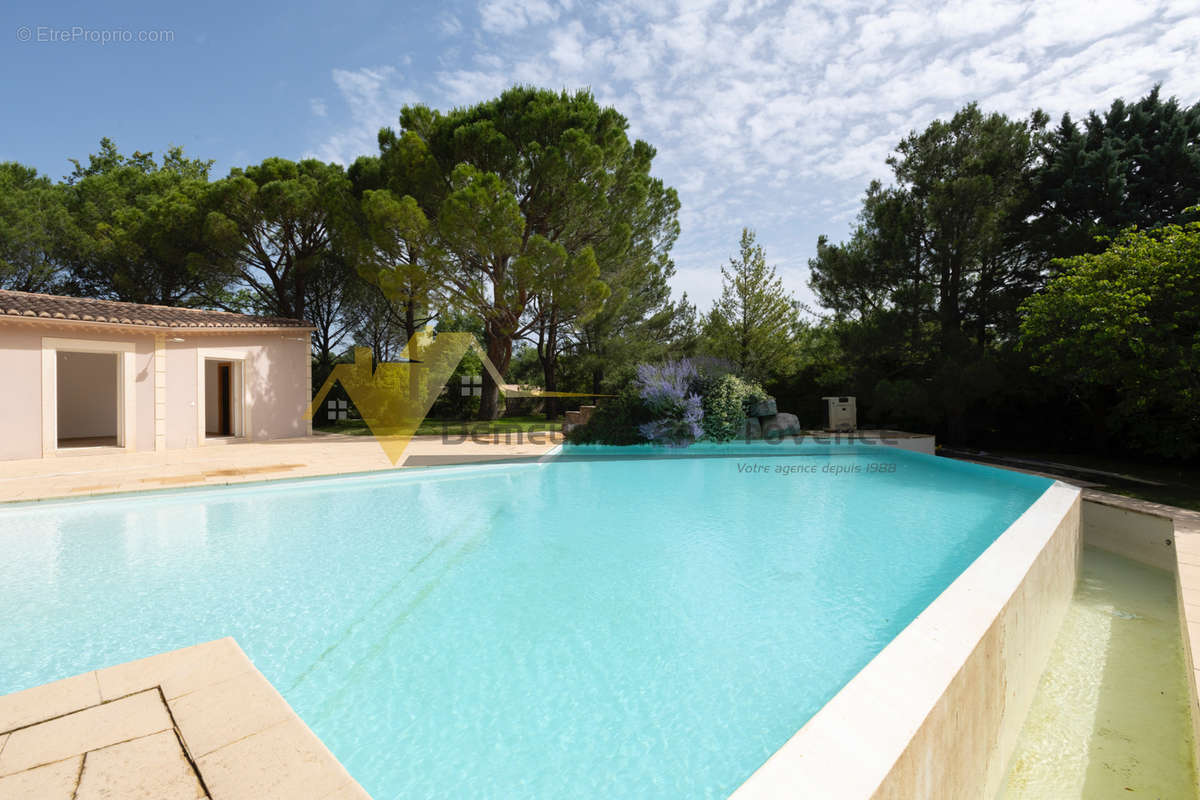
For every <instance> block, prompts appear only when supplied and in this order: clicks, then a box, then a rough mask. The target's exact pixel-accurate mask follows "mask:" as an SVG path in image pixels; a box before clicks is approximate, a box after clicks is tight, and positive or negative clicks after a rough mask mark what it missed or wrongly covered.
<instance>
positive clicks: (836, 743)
mask: <svg viewBox="0 0 1200 800" xmlns="http://www.w3.org/2000/svg"><path fill="white" fill-rule="evenodd" d="M1081 547H1082V533H1081V493H1080V490H1079V489H1078V488H1076V487H1073V486H1069V485H1067V484H1065V483H1062V482H1059V481H1056V482H1055V483H1054V484H1053V485H1052V486H1050V487H1049V488H1048V489H1047V490H1046V491H1045V492H1044V493H1043V494H1042V496H1041V497H1039V498H1038V499H1037V500H1036V501H1035V502H1034V503H1033V505H1031V506H1030V507H1029V508H1028V509H1027V510H1026V511H1025V513H1023V514H1022V515H1021V516H1020V517H1019V518H1018V519H1017V520H1016V521H1015V522H1013V524H1012V525H1010V526H1009V527H1008V529H1006V530H1005V532H1004V533H1003V534H1001V535H1000V536H999V537H998V538H997V539H996V541H995V542H993V543H992V545H991V546H989V547H988V549H987V550H985V551H984V553H983V554H982V555H980V556H979V558H978V559H976V560H975V562H974V563H973V564H971V566H969V567H968V568H967V569H966V570H964V571H963V573H962V574H961V575H960V576H959V577H958V578H957V579H955V581H954V582H953V583H951V584H950V586H949V587H947V588H946V590H945V591H944V592H942V594H941V595H939V596H938V598H937V599H936V600H934V601H933V602H932V603H931V604H930V605H929V606H928V607H927V608H926V609H925V610H924V611H922V612H921V614H919V615H918V616H917V618H916V619H914V620H913V621H912V622H911V623H910V624H909V625H908V626H907V627H906V628H905V629H904V630H903V631H901V632H900V634H899V635H898V636H897V637H896V638H895V639H893V640H892V641H891V642H890V643H889V644H888V645H887V646H886V647H885V648H884V649H883V650H882V651H880V653H879V654H878V655H877V656H876V657H875V658H874V659H872V660H871V662H870V663H868V664H867V666H865V667H864V668H863V669H862V670H861V671H859V673H858V674H857V675H855V677H854V678H852V679H851V680H850V682H849V683H847V684H846V686H845V687H843V688H842V690H841V691H840V692H838V694H836V695H835V696H834V697H833V699H831V700H830V701H829V702H828V703H826V704H825V706H824V707H823V708H822V709H821V710H820V711H818V712H817V713H816V714H815V715H814V716H813V717H812V719H810V720H809V721H808V722H807V723H806V724H805V725H804V727H802V728H801V729H800V730H799V731H798V732H797V733H796V734H795V735H793V736H792V738H791V739H789V740H788V741H787V742H786V743H785V744H784V745H783V746H782V747H781V748H780V749H779V750H777V751H776V752H775V753H774V754H773V755H772V756H771V757H770V758H769V759H768V760H767V761H766V763H764V764H763V765H762V766H761V767H759V769H758V770H757V771H755V772H754V774H753V775H751V776H750V778H749V779H748V780H747V781H746V782H745V783H743V784H742V785H741V786H740V787H739V788H738V789H737V790H736V791H735V792H734V793H733V795H732V796H731V797H732V798H733V799H734V800H757V798H773V797H781V796H807V797H838V798H846V799H847V800H852V799H853V798H868V797H877V798H891V797H895V798H910V797H993V796H995V794H996V792H997V791H998V789H999V787H1000V785H1001V783H1002V782H1003V780H1004V775H1005V772H1006V770H1007V767H1008V761H1009V758H1010V756H1011V754H1012V751H1013V748H1014V747H1015V746H1016V740H1017V736H1018V734H1019V733H1020V730H1021V726H1022V725H1023V724H1024V721H1025V716H1026V714H1027V712H1028V710H1029V707H1030V705H1031V704H1032V702H1033V697H1034V693H1035V692H1036V690H1037V685H1038V681H1039V680H1040V678H1041V675H1042V671H1043V670H1044V668H1045V665H1046V661H1047V659H1048V658H1049V655H1050V651H1051V649H1052V647H1053V645H1054V641H1055V638H1056V637H1057V635H1058V631H1059V627H1060V626H1061V623H1062V620H1063V617H1064V615H1065V614H1066V610H1067V606H1068V604H1069V603H1070V600H1071V597H1072V595H1073V593H1074V590H1075V581H1076V574H1077V570H1078V565H1079V556H1080V549H1081ZM1198 563H1200V561H1198Z"/></svg>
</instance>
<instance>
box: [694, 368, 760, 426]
mask: <svg viewBox="0 0 1200 800" xmlns="http://www.w3.org/2000/svg"><path fill="white" fill-rule="evenodd" d="M698 388H699V389H700V396H701V401H700V403H701V407H702V408H703V409H704V418H703V419H702V420H701V421H700V426H701V427H702V428H704V438H705V439H707V440H709V441H711V442H729V441H732V440H734V439H736V438H738V437H739V436H741V435H742V432H743V431H744V430H745V429H746V414H747V412H748V411H749V410H750V407H751V406H752V405H754V404H755V403H758V402H761V401H762V400H765V399H766V398H767V393H766V392H764V391H763V388H762V387H761V386H759V385H758V384H757V383H754V382H752V381H744V380H742V379H741V378H739V377H737V376H736V375H722V376H721V377H719V378H715V379H710V380H705V381H703V385H701V386H700V387H698Z"/></svg>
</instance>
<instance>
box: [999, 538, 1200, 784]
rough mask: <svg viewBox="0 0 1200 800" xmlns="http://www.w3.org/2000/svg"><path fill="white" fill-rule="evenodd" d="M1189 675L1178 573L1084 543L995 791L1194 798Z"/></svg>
mask: <svg viewBox="0 0 1200 800" xmlns="http://www.w3.org/2000/svg"><path fill="white" fill-rule="evenodd" d="M1185 680H1186V668H1185V666H1184V653H1183V642H1182V639H1181V636H1180V630H1179V616H1178V610H1177V605H1176V596H1175V582H1174V579H1173V577H1172V576H1171V574H1170V573H1168V572H1166V571H1164V570H1160V569H1155V568H1153V567H1148V566H1145V565H1142V564H1139V563H1136V562H1134V561H1130V560H1128V559H1125V558H1122V557H1120V556H1117V555H1113V554H1112V553H1109V552H1107V551H1104V550H1097V549H1094V548H1085V549H1084V552H1083V563H1082V565H1081V571H1080V580H1079V585H1078V587H1077V588H1076V591H1075V597H1074V600H1073V601H1072V603H1071V606H1070V608H1069V610H1068V611H1067V616H1066V620H1065V621H1064V622H1063V627H1062V630H1061V632H1060V633H1059V635H1058V639H1057V641H1056V642H1055V646H1054V651H1053V652H1052V654H1051V656H1050V663H1049V665H1048V667H1047V669H1046V672H1045V673H1044V674H1043V676H1042V680H1041V683H1040V684H1039V685H1038V691H1037V695H1036V697H1035V698H1034V701H1033V708H1032V710H1031V711H1030V713H1029V717H1028V719H1027V720H1026V721H1025V726H1024V728H1023V729H1022V731H1021V735H1020V739H1019V740H1018V743H1017V749H1016V752H1015V753H1014V755H1013V760H1012V763H1011V766H1010V769H1009V774H1008V778H1007V784H1006V786H1005V787H1004V789H1003V790H1002V791H1001V793H1000V797H1001V798H1004V800H1046V798H1055V800H1072V798H1087V800H1104V799H1105V798H1131V797H1147V798H1173V799H1174V798H1195V797H1196V796H1197V792H1196V784H1195V765H1194V763H1193V757H1192V752H1193V744H1192V726H1191V720H1190V719H1189V717H1188V692H1187V684H1186V683H1185Z"/></svg>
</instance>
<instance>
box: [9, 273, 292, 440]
mask: <svg viewBox="0 0 1200 800" xmlns="http://www.w3.org/2000/svg"><path fill="white" fill-rule="evenodd" d="M311 331H312V326H311V325H309V324H308V323H307V322H304V321H302V320H295V319H283V318H275V317H255V316H249V315H246V314H232V313H228V312H225V311H202V310H198V309H191V308H173V307H169V306H154V305H142V304H138V303H119V302H113V301H110V300H93V299H86V298H77V297H61V296H58V295H48V294H30V293H27V292H12V291H2V290H0V407H2V408H3V412H2V413H0V460H6V459H18V458H45V457H53V456H59V455H64V454H67V453H73V452H79V451H80V450H81V449H84V448H87V449H89V450H94V449H98V448H104V449H106V450H118V451H119V450H124V451H139V452H141V451H165V450H173V449H180V448H189V447H198V446H203V445H206V444H213V443H216V442H222V443H223V442H232V441H238V440H249V441H260V440H264V439H275V438H280V437H289V436H305V435H308V434H311V432H312V425H311V422H310V421H309V420H308V419H306V417H305V413H304V412H305V411H306V409H307V407H308V403H309V399H310V398H311V397H312V385H311V384H312V377H311V372H310V366H311V361H310V355H309V352H310V351H309V336H310V333H311Z"/></svg>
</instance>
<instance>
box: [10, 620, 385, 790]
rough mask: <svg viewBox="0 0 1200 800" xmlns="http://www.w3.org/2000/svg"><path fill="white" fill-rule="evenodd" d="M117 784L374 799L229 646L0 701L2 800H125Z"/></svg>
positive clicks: (223, 642)
mask: <svg viewBox="0 0 1200 800" xmlns="http://www.w3.org/2000/svg"><path fill="white" fill-rule="evenodd" d="M172 737H174V741H175V742H177V745H178V746H177V747H176V746H175V745H174V744H173V743H172ZM184 762H186V763H184ZM89 770H90V771H89ZM165 774H170V775H171V776H172V782H171V783H170V785H169V787H167V786H161V787H158V788H157V790H156V791H154V792H153V793H152V791H151V789H150V786H149V783H151V782H153V781H155V780H158V781H161V780H163V778H162V776H163V775H165ZM114 781H115V782H117V783H118V784H121V783H122V782H123V789H124V790H125V791H126V792H129V791H132V792H134V793H136V794H137V796H146V797H150V796H154V797H156V798H158V797H167V796H170V797H186V796H190V797H193V798H195V797H209V798H211V799H212V800H294V798H297V797H305V798H312V800H370V795H368V794H367V793H366V791H364V790H363V788H362V787H361V786H359V784H358V783H357V782H356V781H355V780H354V778H353V777H351V776H350V774H349V773H348V772H347V771H346V769H345V768H344V767H343V766H342V765H341V763H340V762H339V761H338V760H337V759H336V758H335V757H334V756H333V754H332V753H330V751H329V749H328V748H326V747H325V745H324V744H323V743H322V742H321V740H320V739H319V738H317V736H316V735H315V734H314V733H313V732H312V731H311V730H309V728H308V726H307V725H305V723H304V722H303V720H301V719H300V717H299V716H297V715H296V713H295V712H294V711H293V710H292V708H291V706H289V705H288V703H287V701H286V700H284V699H283V697H282V696H281V695H280V694H279V692H278V691H276V690H275V688H274V687H273V686H272V685H271V683H270V681H268V680H267V679H266V678H265V677H264V676H263V675H262V673H260V672H259V671H258V670H257V669H256V668H255V666H254V664H253V663H252V662H251V661H250V659H249V658H248V657H247V656H246V654H245V653H244V652H242V649H241V648H240V647H239V646H238V645H237V643H236V642H235V641H234V640H233V639H232V638H230V637H226V638H224V639H217V640H214V641H211V642H205V643H202V644H197V645H193V646H191V647H185V648H183V649H181V650H172V651H170V652H166V653H160V654H158V655H154V656H150V657H149V658H143V659H140V660H137V661H130V662H128V663H125V664H119V665H116V666H112V667H107V668H104V669H99V670H94V671H91V672H85V673H82V674H80V675H76V676H74V677H71V678H65V679H63V680H59V681H54V682H52V683H47V684H42V685H40V686H35V687H33V688H30V689H26V690H24V691H20V692H14V693H13V694H9V695H4V696H2V697H0V794H3V793H4V791H3V790H4V789H5V786H4V784H5V783H6V782H7V783H8V784H9V785H10V786H14V787H17V786H19V789H16V791H20V792H21V793H22V794H24V795H25V796H37V797H45V798H49V797H51V796H61V797H63V798H64V800H70V799H71V798H75V800H85V797H86V798H92V797H96V798H99V797H110V796H128V795H127V794H122V793H121V791H116V793H115V794H110V793H111V792H114V788H113V782H114ZM197 787H198V788H197ZM168 788H169V791H168ZM54 791H58V792H61V794H60V795H54V794H53V792H54ZM159 792H161V793H159ZM199 792H203V794H199Z"/></svg>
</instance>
